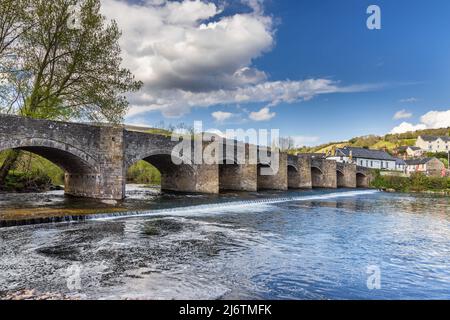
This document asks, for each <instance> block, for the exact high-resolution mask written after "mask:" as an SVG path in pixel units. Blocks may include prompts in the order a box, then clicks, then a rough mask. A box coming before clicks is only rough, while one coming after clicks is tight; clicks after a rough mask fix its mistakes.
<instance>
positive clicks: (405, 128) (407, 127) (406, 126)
mask: <svg viewBox="0 0 450 320" xmlns="http://www.w3.org/2000/svg"><path fill="white" fill-rule="evenodd" d="M426 128H427V126H426V125H424V124H417V125H414V124H412V123H409V122H402V123H401V124H400V125H398V126H396V127H395V128H394V129H392V130H391V132H390V133H392V134H399V133H405V132H410V131H417V130H424V129H426Z"/></svg>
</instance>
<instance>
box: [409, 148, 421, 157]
mask: <svg viewBox="0 0 450 320" xmlns="http://www.w3.org/2000/svg"><path fill="white" fill-rule="evenodd" d="M424 152H425V151H424V150H422V149H421V148H419V147H408V148H406V154H407V155H408V156H410V157H412V158H417V157H421V156H423V154H424Z"/></svg>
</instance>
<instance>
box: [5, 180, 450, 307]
mask: <svg viewBox="0 0 450 320" xmlns="http://www.w3.org/2000/svg"><path fill="white" fill-rule="evenodd" d="M13 206H15V207H16V208H18V209H20V210H19V217H22V218H23V215H25V214H27V212H28V214H34V213H36V212H38V213H39V214H40V215H42V214H43V212H51V214H52V215H67V214H76V215H78V214H79V211H83V210H86V209H89V210H91V212H90V213H95V214H94V215H86V213H87V212H86V211H83V216H84V217H85V218H86V220H85V221H81V222H80V221H78V222H68V223H52V224H37V225H25V226H13V227H6V228H0V297H1V296H2V295H4V294H6V293H7V292H14V291H19V290H23V289H35V290H36V291H38V292H42V293H45V292H52V293H62V294H65V295H68V296H73V297H76V298H80V299H407V298H412V299H432V298H447V299H449V298H450V199H449V198H448V197H433V196H412V195H406V194H387V193H382V192H377V191H372V190H357V191H355V190H339V191H336V190H320V191H317V190H315V191H308V192H300V191H290V192H263V193H239V194H238V193H228V194H225V195H222V196H202V195H190V196H186V195H163V196H161V195H157V194H156V193H155V192H153V191H148V190H145V189H143V188H139V187H136V186H135V187H133V188H130V191H129V198H128V199H127V200H126V201H125V202H123V203H117V204H113V203H104V202H100V203H98V202H89V201H86V200H76V199H70V198H66V197H64V196H63V195H62V193H61V192H52V193H49V194H44V195H0V219H1V218H2V215H3V218H4V219H6V218H8V219H14V210H12V209H11V208H12V207H13ZM30 208H33V209H30ZM117 208H119V209H120V211H121V212H126V214H123V213H119V212H117ZM371 289H372V290H371Z"/></svg>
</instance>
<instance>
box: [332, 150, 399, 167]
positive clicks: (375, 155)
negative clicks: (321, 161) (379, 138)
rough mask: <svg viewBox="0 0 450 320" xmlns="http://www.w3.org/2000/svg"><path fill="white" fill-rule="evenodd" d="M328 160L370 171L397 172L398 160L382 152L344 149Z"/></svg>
mask: <svg viewBox="0 0 450 320" xmlns="http://www.w3.org/2000/svg"><path fill="white" fill-rule="evenodd" d="M328 159H330V160H335V161H337V162H342V163H354V164H356V165H358V166H361V167H365V168H370V169H381V170H392V171H395V170H397V168H396V162H397V159H396V158H394V157H393V156H391V155H390V154H389V153H387V152H385V151H382V150H371V149H366V148H355V147H344V148H339V149H337V150H336V153H335V155H334V156H332V157H329V158H328Z"/></svg>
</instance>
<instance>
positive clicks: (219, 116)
mask: <svg viewBox="0 0 450 320" xmlns="http://www.w3.org/2000/svg"><path fill="white" fill-rule="evenodd" d="M211 116H212V117H213V118H214V119H215V120H216V121H217V122H224V121H226V120H229V119H231V118H232V117H233V116H234V114H233V113H231V112H224V111H216V112H213V113H212V114H211Z"/></svg>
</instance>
